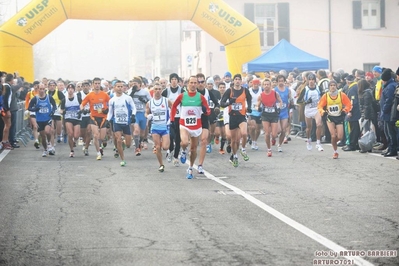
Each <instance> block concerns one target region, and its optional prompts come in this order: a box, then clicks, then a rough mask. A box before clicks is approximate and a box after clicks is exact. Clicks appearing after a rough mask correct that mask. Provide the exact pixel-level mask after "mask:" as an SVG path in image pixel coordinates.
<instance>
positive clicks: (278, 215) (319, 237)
mask: <svg viewBox="0 0 399 266" xmlns="http://www.w3.org/2000/svg"><path fill="white" fill-rule="evenodd" d="M187 164H188V163H187ZM194 168H197V169H198V167H197V165H194ZM204 175H205V176H206V177H207V178H209V179H211V180H213V181H215V182H217V183H219V184H220V185H222V186H224V187H226V188H228V189H230V190H232V191H234V192H235V193H237V194H238V195H241V196H242V197H244V198H245V199H247V200H248V201H250V202H251V203H253V204H255V205H256V206H258V207H259V208H261V209H262V210H264V211H266V212H268V213H269V214H271V215H273V216H274V217H276V218H277V219H279V220H280V221H282V222H284V223H286V224H288V225H289V226H291V227H292V228H294V229H296V230H298V231H299V232H301V233H302V234H304V235H306V236H308V237H310V238H311V239H313V240H315V241H316V242H318V243H319V244H321V245H323V246H325V247H326V248H328V249H330V250H333V251H335V252H338V254H339V252H341V251H348V250H347V249H346V248H344V247H341V246H340V245H338V244H336V243H334V242H333V241H331V240H329V239H327V238H325V237H324V236H322V235H320V234H318V233H316V232H315V231H313V230H311V229H309V228H307V227H306V226H304V225H302V224H300V223H298V222H296V221H294V220H292V219H291V218H289V217H288V216H286V215H284V214H282V213H281V212H279V211H277V210H275V209H273V208H272V207H270V206H269V205H267V204H265V203H264V202H262V201H260V200H258V199H256V198H254V197H253V196H251V195H249V194H248V193H246V192H244V191H242V190H241V189H239V188H237V187H235V186H233V185H230V184H229V183H227V182H225V181H223V180H220V179H219V178H218V177H215V176H214V175H212V174H211V173H209V172H207V171H204ZM344 258H346V259H350V260H353V261H354V262H355V263H356V264H357V265H361V266H373V265H374V264H372V263H370V262H368V261H366V260H364V259H363V258H361V257H351V256H344Z"/></svg>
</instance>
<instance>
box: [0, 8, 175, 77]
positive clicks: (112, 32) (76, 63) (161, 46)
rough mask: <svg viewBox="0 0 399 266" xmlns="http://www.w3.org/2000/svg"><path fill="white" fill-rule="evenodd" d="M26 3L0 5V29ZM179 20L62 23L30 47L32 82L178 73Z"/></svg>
mask: <svg viewBox="0 0 399 266" xmlns="http://www.w3.org/2000/svg"><path fill="white" fill-rule="evenodd" d="M29 2H30V1H29V0H0V25H1V24H3V23H4V22H6V21H7V20H8V19H10V18H11V17H12V16H14V15H15V14H16V13H17V11H20V10H21V9H22V8H23V7H24V6H25V5H26V4H28V3H29ZM180 38H181V36H180V22H179V21H99V20H71V19H68V20H67V21H65V22H64V23H63V24H61V25H60V26H58V27H57V28H56V29H55V30H53V31H52V32H51V33H49V34H48V35H47V36H46V37H44V38H43V39H42V40H41V41H39V42H38V43H37V44H35V45H34V46H33V49H34V62H35V64H34V68H35V79H41V78H42V77H47V78H51V79H58V78H63V79H69V80H82V79H93V78H94V77H100V78H105V79H113V78H114V77H117V78H119V79H122V80H128V79H131V78H132V77H133V76H137V75H140V76H145V77H148V78H150V77H154V76H168V75H169V74H170V73H172V72H176V73H179V69H180V67H181V63H180Z"/></svg>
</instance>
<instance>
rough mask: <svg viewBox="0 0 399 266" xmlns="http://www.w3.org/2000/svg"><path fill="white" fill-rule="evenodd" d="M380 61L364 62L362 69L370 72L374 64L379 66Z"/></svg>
mask: <svg viewBox="0 0 399 266" xmlns="http://www.w3.org/2000/svg"><path fill="white" fill-rule="evenodd" d="M379 65H380V63H364V64H363V70H364V71H365V72H371V71H372V70H373V67H374V66H379Z"/></svg>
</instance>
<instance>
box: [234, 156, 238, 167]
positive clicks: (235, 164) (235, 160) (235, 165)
mask: <svg viewBox="0 0 399 266" xmlns="http://www.w3.org/2000/svg"><path fill="white" fill-rule="evenodd" d="M233 166H234V167H238V158H237V157H234V158H233Z"/></svg>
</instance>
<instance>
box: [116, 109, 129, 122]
mask: <svg viewBox="0 0 399 266" xmlns="http://www.w3.org/2000/svg"><path fill="white" fill-rule="evenodd" d="M127 121H128V117H127V113H125V112H117V113H115V123H117V124H125V125H127Z"/></svg>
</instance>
